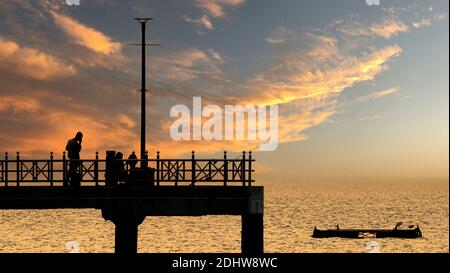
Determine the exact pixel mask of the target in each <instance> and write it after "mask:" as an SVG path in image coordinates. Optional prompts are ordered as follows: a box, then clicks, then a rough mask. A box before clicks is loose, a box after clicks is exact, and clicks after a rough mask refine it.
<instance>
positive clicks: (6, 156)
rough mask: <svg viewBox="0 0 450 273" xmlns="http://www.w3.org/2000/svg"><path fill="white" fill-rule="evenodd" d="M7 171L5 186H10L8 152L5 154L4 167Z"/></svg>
mask: <svg viewBox="0 0 450 273" xmlns="http://www.w3.org/2000/svg"><path fill="white" fill-rule="evenodd" d="M4 168H5V169H4V170H5V175H4V178H5V186H8V172H9V171H8V152H6V153H5V167H4Z"/></svg>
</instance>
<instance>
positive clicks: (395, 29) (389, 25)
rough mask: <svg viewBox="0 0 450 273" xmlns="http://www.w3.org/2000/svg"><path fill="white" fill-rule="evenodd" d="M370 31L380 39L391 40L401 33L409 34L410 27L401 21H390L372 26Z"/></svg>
mask: <svg viewBox="0 0 450 273" xmlns="http://www.w3.org/2000/svg"><path fill="white" fill-rule="evenodd" d="M370 31H372V32H373V33H375V34H376V35H378V36H380V37H383V38H385V39H389V38H391V37H393V36H397V35H398V34H399V33H402V32H408V31H409V27H408V26H407V25H406V24H404V23H403V22H401V21H388V22H383V23H378V24H374V25H372V26H371V27H370Z"/></svg>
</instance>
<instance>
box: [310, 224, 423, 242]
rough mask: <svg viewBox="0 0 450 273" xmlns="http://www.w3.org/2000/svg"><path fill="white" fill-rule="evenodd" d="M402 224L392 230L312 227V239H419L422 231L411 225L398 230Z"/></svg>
mask: <svg viewBox="0 0 450 273" xmlns="http://www.w3.org/2000/svg"><path fill="white" fill-rule="evenodd" d="M401 225H402V223H401V222H400V223H397V225H395V227H394V229H340V228H339V225H337V226H336V229H327V230H320V229H317V227H314V231H313V234H312V237H314V238H329V237H340V238H353V239H358V238H367V237H374V238H387V237H393V238H409V239H413V238H419V237H422V231H421V230H420V228H419V226H418V225H411V226H408V227H407V228H401V229H400V228H399V227H400V226H401Z"/></svg>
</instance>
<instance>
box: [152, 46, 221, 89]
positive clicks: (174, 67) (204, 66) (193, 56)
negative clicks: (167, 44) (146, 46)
mask: <svg viewBox="0 0 450 273" xmlns="http://www.w3.org/2000/svg"><path fill="white" fill-rule="evenodd" d="M211 52H212V55H210V54H208V52H205V51H203V50H200V49H196V48H192V49H188V50H183V51H179V52H174V53H169V54H165V55H163V56H159V57H154V58H153V60H152V62H153V67H155V71H153V73H155V74H156V75H158V78H166V79H171V80H176V81H187V80H193V79H197V78H199V77H205V76H219V75H220V74H221V73H222V72H221V70H220V68H219V67H218V65H217V61H218V60H221V58H222V57H221V56H220V54H218V53H217V52H215V51H209V53H211Z"/></svg>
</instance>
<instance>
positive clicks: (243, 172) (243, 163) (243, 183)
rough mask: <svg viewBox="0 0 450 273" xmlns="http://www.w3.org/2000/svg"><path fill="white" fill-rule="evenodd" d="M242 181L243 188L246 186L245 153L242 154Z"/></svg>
mask: <svg viewBox="0 0 450 273" xmlns="http://www.w3.org/2000/svg"><path fill="white" fill-rule="evenodd" d="M241 180H242V186H245V151H243V152H242V164H241Z"/></svg>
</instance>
